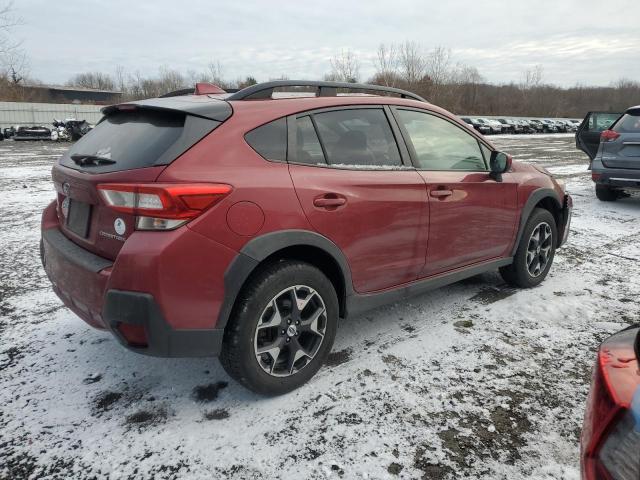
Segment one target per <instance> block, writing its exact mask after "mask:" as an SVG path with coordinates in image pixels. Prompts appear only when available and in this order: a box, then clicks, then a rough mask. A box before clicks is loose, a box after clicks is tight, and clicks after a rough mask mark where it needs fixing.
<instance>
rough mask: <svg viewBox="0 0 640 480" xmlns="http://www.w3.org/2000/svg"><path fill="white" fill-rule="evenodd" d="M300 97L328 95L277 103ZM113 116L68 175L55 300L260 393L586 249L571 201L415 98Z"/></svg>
mask: <svg viewBox="0 0 640 480" xmlns="http://www.w3.org/2000/svg"><path fill="white" fill-rule="evenodd" d="M301 86H303V87H306V88H307V89H309V88H311V89H313V90H315V92H316V94H317V95H313V96H310V95H307V96H302V95H301V94H300V93H297V94H287V93H276V95H275V97H288V98H274V95H273V92H274V90H276V89H278V90H279V91H280V90H285V91H286V90H287V89H288V90H289V91H290V92H291V91H292V90H295V89H296V88H298V87H301ZM338 90H341V91H343V92H353V91H355V90H357V91H360V92H363V91H366V92H369V93H374V94H373V95H372V94H369V95H362V94H359V95H356V94H344V93H343V94H337V92H338ZM376 94H377V95H376ZM394 94H395V95H398V96H391V95H394ZM103 113H104V118H103V119H102V121H101V122H100V123H99V124H98V125H97V126H96V128H95V129H94V130H93V131H92V132H91V133H89V134H88V135H86V136H85V137H84V138H82V139H81V140H80V141H78V142H77V143H76V144H75V145H74V146H73V147H72V148H71V149H70V150H69V152H68V153H67V154H65V155H64V156H63V157H62V158H61V160H60V162H59V163H58V164H56V165H55V166H54V167H53V173H52V175H53V181H54V183H55V187H56V190H57V192H58V195H57V200H56V201H54V202H52V203H51V204H50V205H49V206H48V207H47V208H46V209H45V211H44V213H43V217H42V248H41V251H42V262H43V264H44V267H45V270H46V272H47V274H48V276H49V278H50V279H51V282H52V284H53V288H54V290H55V292H56V293H57V294H58V296H59V297H60V298H61V299H62V301H63V302H64V304H65V305H66V306H67V307H69V308H70V309H71V310H72V311H74V312H75V313H76V314H77V315H78V316H80V317H81V318H82V319H83V320H85V321H86V322H87V323H89V324H90V325H92V326H94V327H97V328H100V329H108V330H110V331H111V332H112V333H113V334H114V335H115V336H116V338H118V339H119V341H120V342H121V343H122V344H124V345H125V346H127V347H128V348H130V349H132V350H135V351H137V352H140V353H145V354H149V355H158V356H170V357H174V356H217V355H219V356H220V360H221V362H222V364H223V366H224V367H225V369H226V370H227V372H228V373H229V374H230V375H231V376H233V377H234V378H235V379H237V380H238V381H240V382H241V383H242V384H243V385H245V386H247V387H248V388H250V389H252V390H254V391H256V392H261V393H267V394H275V393H283V392H286V391H289V390H292V389H294V388H296V387H298V386H300V385H301V384H303V383H304V382H306V381H307V380H308V379H309V378H311V377H312V376H313V375H314V374H315V373H316V372H317V371H318V369H319V368H320V366H321V365H322V363H323V362H324V360H325V359H326V358H327V355H328V354H329V351H330V349H331V346H332V343H333V340H334V336H335V333H336V327H337V323H338V321H339V319H343V318H346V317H347V316H348V315H355V314H357V313H359V312H362V311H364V310H366V309H369V308H373V307H376V306H379V305H382V304H385V303H387V302H391V301H398V300H400V299H403V298H406V297H408V296H410V295H414V294H418V293H421V292H424V291H426V290H428V289H431V288H435V287H440V286H443V285H447V284H450V283H452V282H456V281H458V280H461V279H463V278H466V277H470V276H473V275H477V274H479V273H481V272H486V271H489V270H495V269H498V268H499V269H500V272H501V274H502V276H503V277H504V279H505V280H506V281H507V282H509V283H510V284H513V285H517V286H520V287H532V286H535V285H537V284H539V283H540V282H541V281H542V280H543V279H544V278H545V276H546V275H547V272H548V271H549V269H550V268H551V263H552V261H553V256H554V252H555V249H556V248H558V247H559V246H560V245H562V244H563V243H564V241H565V240H566V238H567V235H568V232H569V222H570V216H571V205H572V202H571V198H570V197H569V196H568V195H567V194H566V193H565V191H564V186H563V185H561V184H559V183H558V182H557V181H556V180H554V179H553V177H552V176H551V175H550V174H548V173H547V172H545V171H544V170H540V169H538V168H536V167H535V166H532V165H527V164H520V163H512V161H511V157H510V156H508V155H506V154H504V153H501V152H498V151H496V150H495V148H494V147H493V146H492V145H491V143H489V142H488V141H487V140H486V139H485V138H484V137H483V136H482V135H480V134H478V133H476V132H475V131H473V130H471V129H469V128H468V127H466V126H465V124H464V122H462V121H461V120H460V119H458V118H457V117H456V116H454V115H452V114H450V113H448V112H446V111H444V110H442V109H441V108H438V107H436V106H434V105H431V104H429V103H427V102H426V101H424V100H423V99H422V98H420V97H419V96H417V95H414V94H412V93H410V92H407V91H403V90H398V89H392V88H385V87H379V86H374V85H354V84H341V83H334V82H307V81H278V82H269V83H263V84H258V85H254V86H251V87H248V88H245V89H243V90H241V91H239V92H237V93H234V94H232V95H229V94H226V93H225V92H223V91H222V90H220V89H218V88H216V87H214V86H212V85H198V86H197V87H196V90H195V92H194V93H193V94H190V95H181V96H171V97H168V98H156V99H150V100H143V101H137V102H131V103H124V104H120V105H114V106H110V107H106V108H105V109H104V110H103Z"/></svg>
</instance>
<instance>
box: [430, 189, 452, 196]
mask: <svg viewBox="0 0 640 480" xmlns="http://www.w3.org/2000/svg"><path fill="white" fill-rule="evenodd" d="M429 195H431V196H432V197H436V198H444V197H450V196H451V195H453V191H451V190H431V191H430V192H429Z"/></svg>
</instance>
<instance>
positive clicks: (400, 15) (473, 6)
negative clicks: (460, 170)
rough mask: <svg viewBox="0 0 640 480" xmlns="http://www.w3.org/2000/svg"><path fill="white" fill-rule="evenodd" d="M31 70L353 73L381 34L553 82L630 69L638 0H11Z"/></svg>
mask: <svg viewBox="0 0 640 480" xmlns="http://www.w3.org/2000/svg"><path fill="white" fill-rule="evenodd" d="M0 3H2V2H0ZM14 7H15V10H16V13H17V14H18V15H19V16H20V17H22V20H23V23H24V24H23V25H22V26H21V27H19V28H17V29H16V30H15V32H14V33H15V36H16V37H17V38H18V39H21V40H23V46H24V48H25V50H26V52H27V55H28V57H29V63H30V73H31V76H33V77H35V78H37V79H39V80H41V81H43V82H47V83H64V82H65V81H66V80H67V79H69V78H70V77H71V76H73V75H74V74H76V73H79V72H84V71H98V70H99V71H104V72H107V73H113V72H114V70H115V68H116V66H118V65H121V66H123V67H124V68H125V70H126V71H127V72H130V73H132V72H135V71H139V72H140V73H141V74H142V75H143V76H145V75H153V74H155V73H156V72H157V71H158V68H159V67H160V66H163V65H164V66H167V67H170V68H174V69H177V70H181V71H185V72H186V71H187V70H198V71H200V70H205V69H206V66H207V65H208V64H209V63H210V62H211V61H212V60H213V61H219V62H220V64H221V65H222V69H223V73H224V76H225V78H227V79H230V80H233V79H236V78H239V77H244V76H247V75H253V76H255V77H256V78H257V79H258V81H263V80H268V79H269V78H274V77H279V76H281V75H287V76H288V77H289V78H304V79H317V78H321V77H322V75H323V74H324V73H326V72H328V71H329V70H330V62H329V60H330V58H331V57H332V55H334V54H335V53H337V52H340V51H341V50H342V49H350V50H352V51H353V52H355V53H356V54H357V55H358V57H359V58H360V62H361V68H360V71H361V77H363V79H364V80H366V78H367V77H369V76H370V75H371V74H372V73H373V71H374V59H375V52H376V49H377V47H378V45H379V44H380V43H399V42H403V41H407V40H409V41H416V42H419V43H420V44H421V45H423V46H424V48H425V50H426V51H428V50H429V49H431V48H433V47H435V46H443V47H446V48H450V49H451V51H452V55H453V58H454V60H455V61H457V62H462V63H465V64H468V65H471V66H475V67H477V68H478V70H479V71H480V73H481V74H482V75H483V76H484V77H485V78H486V79H487V80H488V81H490V82H494V83H502V82H509V81H512V80H513V81H518V80H520V79H521V77H522V72H523V71H525V70H526V69H528V68H531V67H532V66H534V65H536V64H541V65H542V66H543V68H544V80H545V81H546V82H549V83H555V84H558V85H563V86H571V85H575V84H576V83H581V84H587V85H608V84H610V83H611V82H613V81H615V80H618V79H620V78H622V77H625V78H631V79H635V80H638V79H640V28H638V18H640V0H616V1H615V2H608V3H607V2H602V0H553V1H550V0H535V1H526V2H525V1H518V0H475V1H474V0H470V1H469V0H446V1H442V0H438V1H434V0H422V1H418V0H416V1H410V0H386V1H381V0H368V1H366V2H364V1H363V2H355V1H351V2H350V1H348V0H342V1H333V0H324V1H313V2H311V1H304V0H298V1H277V0H270V1H264V0H235V1H234V0H231V1H229V0H225V1H212V0H209V1H205V0H200V1H191V0H182V1H176V0H153V1H151V0H146V1H143V0H66V1H57V2H52V1H51V0H46V1H45V0H19V1H16V2H14Z"/></svg>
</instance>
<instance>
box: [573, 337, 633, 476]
mask: <svg viewBox="0 0 640 480" xmlns="http://www.w3.org/2000/svg"><path fill="white" fill-rule="evenodd" d="M580 444H581V449H580V450H581V462H580V463H581V470H582V478H583V480H601V479H602V480H637V479H639V478H640V326H635V327H630V328H627V329H626V330H623V331H621V332H619V333H616V334H615V335H613V336H611V337H609V338H608V339H606V340H605V341H604V342H603V343H602V345H600V348H599V349H598V354H597V360H596V363H595V366H594V369H593V376H592V379H591V391H590V392H589V397H588V399H587V407H586V411H585V415H584V424H583V427H582V435H581V439H580Z"/></svg>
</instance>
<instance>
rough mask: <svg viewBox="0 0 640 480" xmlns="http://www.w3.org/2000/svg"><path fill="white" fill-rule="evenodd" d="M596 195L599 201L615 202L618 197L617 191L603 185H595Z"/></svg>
mask: <svg viewBox="0 0 640 480" xmlns="http://www.w3.org/2000/svg"><path fill="white" fill-rule="evenodd" d="M596 197H598V200H600V201H601V202H615V201H616V200H617V199H618V192H616V191H615V190H612V189H611V188H609V187H606V186H604V185H596Z"/></svg>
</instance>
